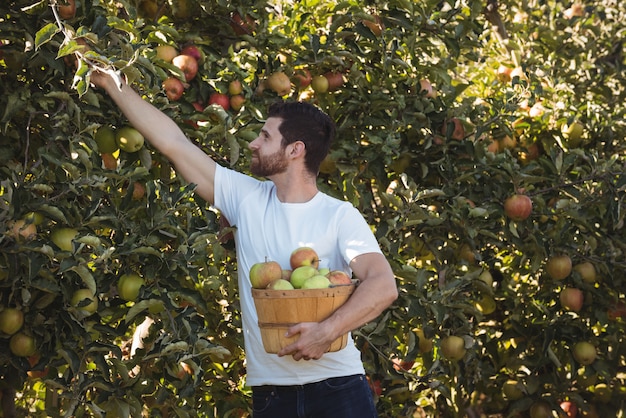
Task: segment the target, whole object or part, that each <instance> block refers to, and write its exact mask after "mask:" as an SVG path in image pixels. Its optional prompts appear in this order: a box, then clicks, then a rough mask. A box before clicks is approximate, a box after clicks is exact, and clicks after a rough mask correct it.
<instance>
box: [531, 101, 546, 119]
mask: <svg viewBox="0 0 626 418" xmlns="http://www.w3.org/2000/svg"><path fill="white" fill-rule="evenodd" d="M545 112H546V108H545V107H543V104H542V103H541V102H536V103H535V104H533V105H532V106H531V107H530V109H529V110H528V116H530V117H531V118H539V117H541V116H543V114H544V113H545Z"/></svg>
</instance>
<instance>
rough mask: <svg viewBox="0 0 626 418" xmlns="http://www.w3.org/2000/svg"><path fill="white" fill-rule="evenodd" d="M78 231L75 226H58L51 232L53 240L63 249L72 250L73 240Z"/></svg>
mask: <svg viewBox="0 0 626 418" xmlns="http://www.w3.org/2000/svg"><path fill="white" fill-rule="evenodd" d="M77 234H78V231H77V230H75V229H74V228H56V229H55V230H53V231H52V233H51V234H50V239H51V240H52V242H53V243H54V244H55V245H56V246H57V247H59V248H60V249H61V250H63V251H72V249H73V246H72V240H73V239H74V238H76V235H77Z"/></svg>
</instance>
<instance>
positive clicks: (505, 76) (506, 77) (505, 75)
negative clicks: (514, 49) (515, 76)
mask: <svg viewBox="0 0 626 418" xmlns="http://www.w3.org/2000/svg"><path fill="white" fill-rule="evenodd" d="M511 71H513V68H512V67H509V66H507V65H504V64H500V66H499V67H498V70H497V77H498V80H500V81H502V82H503V83H508V82H509V81H511Z"/></svg>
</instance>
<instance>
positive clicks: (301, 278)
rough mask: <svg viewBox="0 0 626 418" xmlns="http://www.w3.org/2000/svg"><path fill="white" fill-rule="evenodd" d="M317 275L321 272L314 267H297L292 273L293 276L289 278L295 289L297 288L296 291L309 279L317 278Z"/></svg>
mask: <svg viewBox="0 0 626 418" xmlns="http://www.w3.org/2000/svg"><path fill="white" fill-rule="evenodd" d="M316 274H319V272H318V271H317V269H316V268H315V267H313V266H300V267H296V268H295V269H293V271H292V272H291V276H289V281H290V282H291V284H292V285H293V287H295V288H296V289H300V288H302V285H303V284H304V282H305V281H306V280H307V279H309V278H311V277H313V276H315V275H316Z"/></svg>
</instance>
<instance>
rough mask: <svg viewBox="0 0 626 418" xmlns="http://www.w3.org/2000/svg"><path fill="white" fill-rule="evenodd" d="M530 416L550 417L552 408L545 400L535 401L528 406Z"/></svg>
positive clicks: (538, 417)
mask: <svg viewBox="0 0 626 418" xmlns="http://www.w3.org/2000/svg"><path fill="white" fill-rule="evenodd" d="M530 418H552V408H551V407H550V404H548V403H547V402H546V401H536V402H535V403H533V404H532V405H531V406H530Z"/></svg>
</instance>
